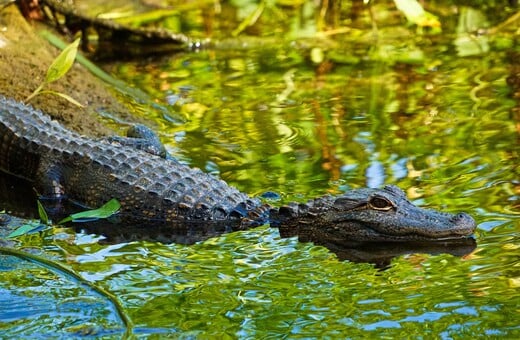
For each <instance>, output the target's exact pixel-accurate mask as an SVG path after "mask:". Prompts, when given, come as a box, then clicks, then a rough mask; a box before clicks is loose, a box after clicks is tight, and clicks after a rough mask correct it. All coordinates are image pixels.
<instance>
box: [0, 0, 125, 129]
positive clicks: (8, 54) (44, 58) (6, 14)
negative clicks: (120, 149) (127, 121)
mask: <svg viewBox="0 0 520 340" xmlns="http://www.w3.org/2000/svg"><path fill="white" fill-rule="evenodd" d="M35 25H36V24H35V23H32V22H28V21H26V20H25V19H24V18H23V17H22V15H21V14H20V12H19V10H18V8H17V7H16V6H14V5H10V6H8V7H6V8H4V9H3V10H0V94H1V95H4V96H6V97H10V98H14V99H16V100H19V101H24V100H25V98H27V96H29V95H30V94H31V93H32V92H33V91H34V89H36V88H37V87H38V86H39V85H40V84H41V83H42V81H43V79H44V78H45V75H46V73H47V68H48V67H49V65H50V64H51V63H52V62H53V60H54V59H55V58H56V56H57V55H58V54H59V53H60V51H59V50H57V49H56V48H54V47H53V46H51V45H50V44H49V43H48V42H47V41H46V40H44V39H43V38H42V37H40V36H39V35H38V33H37V29H38V28H37V27H36V26H35ZM46 89H51V90H53V91H58V92H62V93H65V94H67V95H69V96H71V97H73V98H74V99H76V100H78V101H79V102H80V103H81V104H83V105H85V107H84V108H80V107H77V106H75V105H73V104H71V103H69V102H68V101H67V100H65V99H62V98H61V97H58V96H55V95H50V94H42V95H38V96H36V97H35V98H33V99H32V100H31V102H30V104H31V105H33V106H34V107H36V108H38V109H40V110H42V111H44V112H46V113H48V114H49V115H50V116H52V117H53V118H54V119H56V120H59V121H60V122H62V123H63V124H64V125H66V126H67V127H69V128H70V129H73V130H76V131H78V132H79V133H82V134H85V135H90V136H100V135H107V134H113V132H112V131H111V130H110V129H109V128H107V127H106V126H104V125H103V124H101V122H100V120H99V116H98V114H96V111H98V110H100V109H103V110H105V111H109V112H112V113H114V114H115V115H118V114H119V115H122V116H127V113H126V112H127V110H126V109H125V107H124V106H123V105H122V104H121V103H119V102H118V101H117V99H116V98H115V97H114V96H112V95H111V91H110V90H109V89H108V88H107V86H105V84H103V83H102V82H101V81H100V80H99V79H97V78H96V77H94V76H93V75H91V74H90V73H89V71H88V70H86V69H84V68H83V67H82V66H81V65H78V64H77V63H76V64H75V65H74V66H73V67H72V69H71V70H70V71H69V72H68V73H67V74H66V75H65V76H64V77H63V78H61V79H59V80H58V81H56V82H54V83H52V84H50V86H49V87H48V88H46Z"/></svg>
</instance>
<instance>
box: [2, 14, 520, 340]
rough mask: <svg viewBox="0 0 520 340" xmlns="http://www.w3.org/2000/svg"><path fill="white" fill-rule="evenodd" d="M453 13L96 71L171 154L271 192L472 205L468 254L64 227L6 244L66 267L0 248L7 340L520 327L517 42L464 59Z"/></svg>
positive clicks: (492, 333) (448, 335)
mask: <svg viewBox="0 0 520 340" xmlns="http://www.w3.org/2000/svg"><path fill="white" fill-rule="evenodd" d="M456 21H457V19H456V18H455V19H446V22H444V23H443V24H444V25H445V27H444V29H445V32H444V34H443V35H441V36H439V35H432V36H428V35H426V36H421V35H418V33H417V32H415V31H414V28H406V29H404V28H401V30H394V31H392V30H391V29H390V28H386V29H385V27H380V32H379V39H378V40H377V41H376V40H373V39H371V38H366V37H365V38H364V39H362V40H361V41H358V40H355V39H352V38H351V37H349V36H339V37H335V38H334V40H323V41H321V40H320V41H314V42H313V44H310V45H309V43H302V44H285V43H278V44H271V45H269V46H267V47H266V46H260V47H256V48H255V47H252V48H244V49H219V48H217V49H212V50H203V51H198V52H190V53H181V54H176V55H169V56H164V57H162V58H155V59H152V58H150V59H148V58H146V59H145V58H143V59H141V60H139V61H131V62H125V63H112V64H110V65H106V67H107V69H108V70H110V71H111V72H112V73H113V74H114V75H116V76H117V77H119V78H121V79H123V80H125V81H127V82H128V83H130V84H131V85H133V86H136V87H139V88H141V89H143V90H145V91H147V92H149V93H150V94H151V95H152V96H153V97H155V98H157V100H158V101H161V102H166V101H170V103H171V104H172V110H171V112H170V116H164V113H158V112H142V111H143V110H142V108H141V107H140V106H139V105H136V106H135V111H136V114H139V115H142V116H144V117H145V118H146V119H147V121H148V122H149V125H150V126H153V127H154V129H155V130H156V131H157V132H158V133H159V134H160V136H161V138H162V140H163V142H164V143H165V145H166V147H167V148H168V150H169V151H170V152H171V153H172V154H173V155H174V156H175V157H177V158H178V159H179V160H180V161H182V162H185V163H187V164H190V165H192V166H196V167H199V168H201V169H203V170H205V171H207V172H211V173H214V174H216V175H218V176H220V177H221V178H223V179H224V180H225V181H227V182H228V183H229V184H231V185H234V186H236V187H238V188H239V189H240V190H242V191H245V192H247V193H250V194H251V195H258V194H262V193H264V192H266V191H274V192H277V193H279V194H280V195H281V201H282V202H285V201H291V200H298V201H303V200H306V199H309V198H313V197H316V196H319V195H322V194H325V193H332V194H337V193H341V192H343V191H345V190H348V189H350V188H357V187H363V186H370V187H379V186H381V185H384V184H395V185H398V186H400V187H401V188H403V189H404V190H405V191H406V192H407V194H408V195H409V197H410V198H411V199H412V200H413V202H414V203H416V204H419V205H421V206H426V207H432V208H437V209H442V210H445V211H449V212H458V211H466V212H468V213H470V214H471V215H472V216H474V218H475V219H476V220H477V223H478V229H477V232H476V240H477V248H476V249H475V250H474V251H473V252H471V253H470V254H466V255H464V256H462V257H459V256H453V255H449V254H446V253H441V254H436V255H431V254H423V253H414V254H408V255H402V256H397V257H395V258H394V259H393V260H392V262H391V264H390V266H388V267H387V268H386V269H385V270H381V269H379V268H376V267H375V266H374V265H372V264H368V263H355V262H353V261H348V260H345V261H341V260H339V259H338V257H337V255H335V254H334V253H333V252H331V251H329V250H328V249H326V248H324V247H321V246H316V245H313V244H312V243H303V242H298V240H297V239H296V238H285V239H284V238H280V236H279V234H278V231H277V230H276V229H271V228H269V227H268V226H263V227H260V228H256V229H252V230H249V231H243V232H236V233H231V234H226V235H223V236H220V237H215V238H211V239H208V240H206V241H203V242H199V243H196V244H194V245H182V244H164V243H161V242H158V241H138V240H136V241H126V242H117V243H111V242H106V240H103V237H101V236H99V235H96V234H90V233H88V232H75V231H73V230H72V229H70V228H57V227H56V228H54V229H52V230H48V231H45V232H43V233H40V234H33V235H26V236H24V237H22V238H20V239H19V241H17V242H18V243H17V248H18V249H22V250H24V251H31V252H32V253H35V254H37V255H38V256H41V257H42V258H45V259H49V260H50V261H52V262H54V263H58V264H60V265H61V266H64V267H65V268H67V270H69V271H70V272H71V273H73V274H74V275H71V274H70V273H69V272H68V271H67V270H62V269H60V268H55V267H52V266H50V267H49V266H47V267H45V266H42V264H41V263H38V262H36V263H35V262H27V261H19V260H16V258H15V257H14V256H10V255H2V256H0V272H1V277H2V279H1V280H0V297H1V298H0V306H1V307H0V335H2V336H5V337H13V336H17V337H24V336H25V337H30V336H42V337H43V336H50V337H70V336H80V335H93V336H96V337H105V338H121V337H122V336H123V335H129V334H134V335H135V336H136V337H142V338H152V339H153V338H162V337H171V338H176V337H184V338H190V337H195V338H199V337H200V338H262V339H263V338H268V339H270V338H273V339H275V338H276V339H278V338H281V337H287V338H324V337H326V338H370V337H373V338H375V337H378V338H379V337H387V338H409V337H413V338H443V339H459V338H468V337H478V338H495V337H497V338H511V339H512V338H517V337H518V336H520V321H519V320H520V238H519V232H520V218H519V216H520V214H519V210H520V209H519V207H520V206H519V195H520V176H519V169H518V164H519V161H518V151H519V131H518V124H519V123H518V110H519V108H520V104H519V102H518V100H515V99H513V98H514V97H513V95H512V93H513V92H514V88H512V87H511V86H509V85H508V83H507V82H506V79H507V77H515V76H516V77H517V78H518V77H519V75H518V73H515V71H514V70H515V67H516V68H518V67H519V66H518V62H517V61H516V63H517V64H515V59H514V58H511V53H512V52H513V51H514V49H515V48H517V47H515V46H514V45H513V44H512V43H511V42H510V41H509V40H507V39H509V38H502V40H493V41H490V42H489V46H488V49H487V50H486V51H483V52H482V53H479V54H476V55H471V56H467V57H460V56H457V54H456V47H455V46H454V41H455V38H456V37H455V35H454V34H453V32H454V31H455V27H456V24H457V23H456ZM394 29H395V27H394ZM450 30H451V31H450ZM366 34H369V33H366ZM307 46H311V47H312V46H323V47H321V48H322V49H323V51H324V53H325V61H324V62H323V63H314V62H313V61H312V60H311V57H310V55H311V51H310V49H309V48H307ZM517 55H518V54H517ZM412 57H413V58H412ZM515 65H516V66H515ZM516 72H518V71H516ZM516 91H518V89H516ZM515 114H516V118H515ZM179 119H183V120H184V123H178V121H179ZM515 119H516V120H515ZM106 122H107V124H108V125H110V126H113V127H115V128H116V129H121V131H122V129H123V126H121V125H118V124H117V123H115V122H113V121H111V120H110V119H106ZM279 203H280V202H278V203H275V204H279ZM0 208H1V207H0ZM81 280H85V281H86V282H89V283H90V284H91V286H88V285H85V284H84V283H83V282H82V281H81ZM96 287H99V288H100V289H101V290H102V292H99V291H97V290H96V289H95V288H96ZM104 293H106V294H104ZM118 305H119V307H121V308H120V310H122V314H123V316H121V315H120V314H121V313H118ZM125 316H126V318H127V319H128V320H130V323H131V324H128V322H127V324H126V325H125Z"/></svg>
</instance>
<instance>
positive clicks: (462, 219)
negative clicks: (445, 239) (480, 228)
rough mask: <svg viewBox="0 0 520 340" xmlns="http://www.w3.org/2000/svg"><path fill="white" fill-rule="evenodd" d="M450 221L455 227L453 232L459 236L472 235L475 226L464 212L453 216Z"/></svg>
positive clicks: (473, 221)
mask: <svg viewBox="0 0 520 340" xmlns="http://www.w3.org/2000/svg"><path fill="white" fill-rule="evenodd" d="M451 221H452V222H453V224H454V225H455V228H454V230H453V231H454V232H455V233H457V234H461V235H467V234H472V233H473V232H474V231H475V228H476V226H477V224H476V222H475V220H474V219H473V217H471V216H470V215H469V214H466V213H464V212H461V213H458V214H455V215H453V217H452V218H451Z"/></svg>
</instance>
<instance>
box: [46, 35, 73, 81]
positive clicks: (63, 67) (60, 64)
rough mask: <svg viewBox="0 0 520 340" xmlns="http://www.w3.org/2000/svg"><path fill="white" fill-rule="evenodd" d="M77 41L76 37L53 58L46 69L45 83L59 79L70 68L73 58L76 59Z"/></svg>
mask: <svg viewBox="0 0 520 340" xmlns="http://www.w3.org/2000/svg"><path fill="white" fill-rule="evenodd" d="M79 42H80V38H78V39H76V40H75V41H74V42H73V43H72V44H70V45H68V46H67V47H65V49H64V50H63V51H61V53H60V55H59V56H58V57H57V58H56V59H54V61H53V62H52V65H51V66H50V67H49V69H48V70H47V76H46V77H45V82H46V83H52V82H53V81H56V80H58V79H60V78H61V77H63V76H64V75H65V73H67V72H68V70H70V68H71V67H72V64H74V59H76V53H77V52H78V46H79Z"/></svg>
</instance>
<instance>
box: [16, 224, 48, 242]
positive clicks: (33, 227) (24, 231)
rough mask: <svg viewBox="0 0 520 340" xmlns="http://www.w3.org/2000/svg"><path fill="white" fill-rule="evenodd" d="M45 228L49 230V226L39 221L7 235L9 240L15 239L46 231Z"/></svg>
mask: <svg viewBox="0 0 520 340" xmlns="http://www.w3.org/2000/svg"><path fill="white" fill-rule="evenodd" d="M45 228H47V225H43V224H41V223H39V222H38V221H34V222H31V223H27V224H24V225H22V226H20V227H18V228H17V229H16V230H15V231H13V232H12V233H10V234H9V235H7V238H15V237H18V236H22V235H26V234H31V233H33V232H37V231H41V230H44V229H45Z"/></svg>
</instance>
